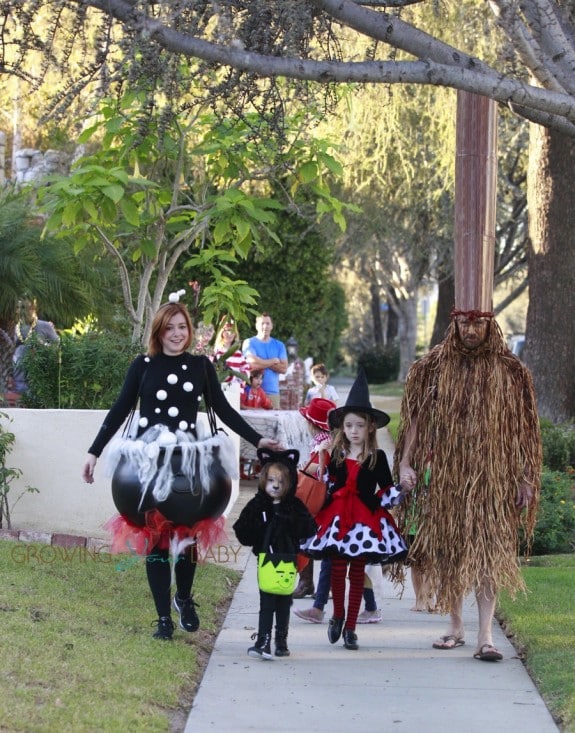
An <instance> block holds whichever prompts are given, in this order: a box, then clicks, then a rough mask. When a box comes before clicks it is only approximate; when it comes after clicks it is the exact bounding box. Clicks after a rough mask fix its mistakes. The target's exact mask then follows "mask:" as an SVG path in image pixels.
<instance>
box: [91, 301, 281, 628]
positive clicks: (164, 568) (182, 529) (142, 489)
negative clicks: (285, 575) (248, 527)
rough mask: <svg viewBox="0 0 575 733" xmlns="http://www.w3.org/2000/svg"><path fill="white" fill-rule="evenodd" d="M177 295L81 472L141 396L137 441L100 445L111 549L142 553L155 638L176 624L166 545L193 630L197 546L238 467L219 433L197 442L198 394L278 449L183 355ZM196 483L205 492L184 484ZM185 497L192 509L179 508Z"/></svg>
mask: <svg viewBox="0 0 575 733" xmlns="http://www.w3.org/2000/svg"><path fill="white" fill-rule="evenodd" d="M180 292H181V291H180ZM178 299H179V294H172V295H170V302H169V303H166V304H164V305H162V306H161V307H160V309H159V310H158V312H157V313H156V315H155V317H154V320H153V323H152V331H151V335H150V342H149V352H148V354H147V355H141V356H138V357H136V359H134V361H133V362H132V364H131V365H130V367H129V369H128V373H127V375H126V379H125V381H124V385H123V387H122V390H121V392H120V395H119V397H118V399H117V400H116V402H115V403H114V405H113V407H112V408H111V410H110V412H109V413H108V415H107V416H106V418H105V420H104V423H103V424H102V427H101V428H100V431H99V432H98V434H97V436H96V439H95V440H94V442H93V443H92V445H91V447H90V448H89V450H88V458H87V460H86V462H85V464H84V468H83V472H82V476H83V478H84V481H86V482H87V483H93V481H94V468H95V465H96V461H97V459H98V457H99V456H100V455H101V453H102V451H103V449H104V447H105V446H106V445H107V444H108V443H109V442H110V440H111V439H112V438H113V437H114V435H115V433H116V432H117V431H118V429H119V428H120V426H121V425H122V423H123V422H124V420H125V419H126V418H127V417H128V415H129V414H130V411H131V410H132V409H133V408H134V406H135V405H136V403H137V402H138V399H139V408H140V417H139V421H138V430H137V435H136V440H125V439H121V438H115V439H114V443H113V444H111V445H110V449H109V451H108V453H109V460H110V462H111V464H112V465H111V466H110V469H112V468H113V463H114V462H115V463H116V464H117V469H119V472H120V477H119V478H118V470H116V473H115V479H114V480H113V493H114V501H115V503H116V506H117V507H118V509H119V511H120V513H121V514H120V516H119V517H117V518H115V519H113V520H112V521H111V522H110V523H109V525H108V526H109V528H110V529H111V530H112V533H113V549H114V550H115V551H119V552H121V551H132V552H133V551H136V552H137V553H138V554H145V555H146V573H147V577H148V583H149V585H150V590H151V592H152V596H153V598H154V603H155V606H156V610H157V612H158V621H157V630H156V632H155V633H154V637H155V638H157V639H171V638H172V633H173V630H174V624H173V622H172V618H171V612H170V609H171V591H170V588H171V568H170V563H169V552H170V549H171V550H172V554H173V556H174V575H175V582H176V593H175V595H174V599H173V603H174V607H175V609H176V610H177V611H178V613H179V617H180V627H181V628H182V629H184V630H185V631H190V632H191V631H196V630H197V629H198V627H199V623H200V622H199V619H198V616H197V613H196V610H195V606H196V603H195V601H194V599H193V596H192V584H193V580H194V574H195V570H196V560H197V543H201V544H202V545H203V546H209V545H210V544H212V543H213V542H214V541H218V540H219V539H220V538H221V536H222V532H223V523H224V519H223V517H221V514H222V512H223V510H224V509H225V507H226V505H227V503H228V500H229V498H230V483H229V476H230V475H234V473H235V472H237V457H236V456H235V453H234V451H233V448H232V449H230V443H229V439H228V438H227V436H225V435H224V434H221V433H218V434H217V435H216V436H208V437H207V439H202V438H205V437H206V436H204V435H203V434H202V431H201V429H200V426H196V419H197V413H198V407H199V404H200V400H201V399H202V397H203V398H204V400H205V403H206V405H207V406H208V407H211V408H212V409H213V410H214V412H215V413H216V414H217V415H218V417H219V418H220V419H221V420H222V422H224V423H225V424H226V425H227V426H228V427H229V428H230V429H231V430H233V431H234V432H235V433H237V434H238V435H241V437H242V438H244V439H245V440H247V441H248V442H250V443H252V444H253V445H254V446H256V447H258V448H271V449H276V448H277V447H278V443H277V441H275V440H269V439H267V438H262V436H261V435H259V433H257V432H256V431H255V430H253V429H252V427H251V426H250V425H249V424H248V423H247V422H245V420H243V418H242V417H241V416H240V415H239V414H238V413H237V412H236V411H235V410H234V409H233V408H232V407H231V405H230V404H229V403H228V401H227V399H226V397H225V395H224V394H223V392H222V390H221V388H220V384H219V381H218V378H217V375H216V372H215V370H214V367H213V365H212V363H211V362H210V361H209V359H208V358H207V357H205V356H193V355H191V354H189V353H187V349H188V348H189V346H190V344H191V343H192V336H193V330H192V322H191V319H190V316H189V313H188V311H187V309H186V308H185V306H184V305H182V304H181V303H179V302H178ZM173 458H175V459H176V460H177V463H174V462H173V460H172V459H173ZM207 464H210V466H213V465H216V464H217V466H218V467H219V468H220V473H221V474H222V476H223V480H222V479H220V481H219V484H217V485H214V484H213V483H212V485H211V486H210V482H209V479H208V478H207V474H208V465H207ZM123 469H125V470H123ZM222 469H223V471H222ZM122 473H124V474H127V476H126V475H124V476H122V475H121V474H122ZM226 473H227V476H226ZM134 477H135V479H134ZM130 478H131V479H132V480H131V481H130ZM177 481H180V482H182V481H183V482H184V483H186V484H187V486H188V495H187V496H182V495H180V496H179V500H178V497H177V496H176V494H175V493H174V492H172V491H171V489H172V486H175V482H177ZM114 482H116V484H117V485H114ZM198 482H200V484H201V485H202V487H203V488H202V489H201V490H200V491H198V489H197V488H194V489H193V490H191V489H190V486H195V487H197V486H198ZM206 483H207V484H208V485H207V486H206ZM134 486H135V487H136V490H135V491H134ZM186 499H187V500H188V504H190V503H191V504H192V508H191V509H190V508H189V507H188V508H187V509H186V505H185V503H184V501H183V500H186Z"/></svg>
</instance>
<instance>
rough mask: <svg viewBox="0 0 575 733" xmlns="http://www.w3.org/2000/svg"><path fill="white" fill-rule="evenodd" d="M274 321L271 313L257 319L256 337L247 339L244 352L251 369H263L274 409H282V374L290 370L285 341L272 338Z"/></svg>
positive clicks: (243, 346)
mask: <svg viewBox="0 0 575 733" xmlns="http://www.w3.org/2000/svg"><path fill="white" fill-rule="evenodd" d="M272 329H273V321H272V318H271V316H270V314H269V313H261V314H260V315H259V316H258V317H257V318H256V335H255V336H252V337H251V338H247V339H246V340H245V341H244V343H243V345H242V352H243V355H244V356H245V358H246V361H247V362H248V364H249V365H250V368H251V369H263V370H264V379H263V382H262V388H263V390H264V392H265V393H266V394H267V396H268V397H269V398H270V400H271V402H272V404H273V406H274V408H275V409H276V410H279V409H280V384H279V377H280V374H285V373H286V372H287V368H288V357H287V349H286V347H285V344H284V343H283V341H279V340H278V339H275V338H272V336H271V332H272Z"/></svg>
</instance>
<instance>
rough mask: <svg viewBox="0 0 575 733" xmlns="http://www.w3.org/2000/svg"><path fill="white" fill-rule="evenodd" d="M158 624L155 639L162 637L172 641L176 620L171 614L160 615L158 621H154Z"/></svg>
mask: <svg viewBox="0 0 575 733" xmlns="http://www.w3.org/2000/svg"><path fill="white" fill-rule="evenodd" d="M154 623H155V624H157V625H158V628H157V629H156V631H155V633H154V634H153V637H154V639H162V641H171V639H172V636H173V633H174V629H175V628H176V627H175V626H174V622H173V621H172V619H171V618H170V617H169V616H160V618H159V619H158V620H157V621H154Z"/></svg>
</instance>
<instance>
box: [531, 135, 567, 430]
mask: <svg viewBox="0 0 575 733" xmlns="http://www.w3.org/2000/svg"><path fill="white" fill-rule="evenodd" d="M574 170H575V140H574V139H573V138H569V137H565V136H564V135H561V134H560V133H558V132H555V131H552V130H549V129H546V128H543V127H540V126H537V125H532V126H531V138H530V154H529V171H528V187H527V199H528V202H529V235H530V246H529V255H528V258H529V259H528V261H529V307H528V310H527V329H526V344H525V351H524V359H525V362H526V363H527V365H528V366H529V367H530V369H531V371H532V373H533V380H534V382H535V391H536V393H537V403H538V408H539V413H540V415H541V417H545V418H548V419H550V420H552V421H553V422H555V423H560V422H565V421H567V420H570V419H572V418H573V417H574V416H575V317H574V314H575V246H574V245H575V186H573V171H574Z"/></svg>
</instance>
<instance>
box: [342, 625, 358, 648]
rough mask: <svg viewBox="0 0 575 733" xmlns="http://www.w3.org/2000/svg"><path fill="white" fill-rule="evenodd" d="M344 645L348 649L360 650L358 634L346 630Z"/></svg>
mask: <svg viewBox="0 0 575 733" xmlns="http://www.w3.org/2000/svg"><path fill="white" fill-rule="evenodd" d="M343 645H344V647H345V648H346V649H359V644H358V643H357V634H356V633H355V631H351V629H345V630H344V632H343Z"/></svg>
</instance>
